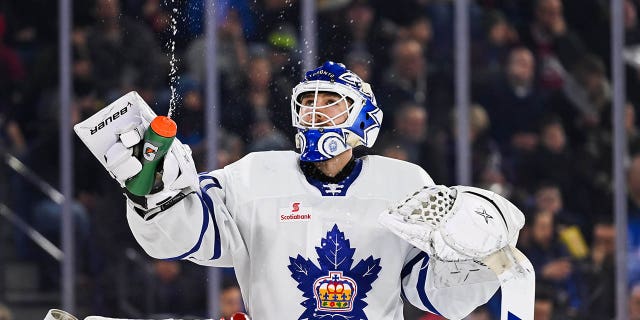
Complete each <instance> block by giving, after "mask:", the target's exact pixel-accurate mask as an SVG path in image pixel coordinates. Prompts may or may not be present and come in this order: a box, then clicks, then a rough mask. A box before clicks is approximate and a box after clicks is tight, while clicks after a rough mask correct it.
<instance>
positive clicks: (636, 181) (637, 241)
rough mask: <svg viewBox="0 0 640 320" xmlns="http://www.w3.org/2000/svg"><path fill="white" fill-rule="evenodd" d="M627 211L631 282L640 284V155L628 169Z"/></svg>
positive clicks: (634, 157) (632, 161) (636, 156)
mask: <svg viewBox="0 0 640 320" xmlns="http://www.w3.org/2000/svg"><path fill="white" fill-rule="evenodd" d="M627 190H628V195H627V197H628V198H627V210H628V212H629V216H628V219H629V221H628V224H629V230H628V232H629V235H628V237H629V244H628V245H629V256H628V257H629V258H628V263H629V281H630V282H631V283H634V282H640V154H635V155H633V157H632V158H631V162H630V164H629V168H628V169H627Z"/></svg>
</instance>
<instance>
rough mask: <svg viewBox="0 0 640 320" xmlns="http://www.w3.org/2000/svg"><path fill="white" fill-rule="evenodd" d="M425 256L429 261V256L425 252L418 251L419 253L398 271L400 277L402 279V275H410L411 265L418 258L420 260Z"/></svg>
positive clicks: (414, 263)
mask: <svg viewBox="0 0 640 320" xmlns="http://www.w3.org/2000/svg"><path fill="white" fill-rule="evenodd" d="M425 257H426V258H427V261H429V256H427V253H426V252H424V251H420V253H418V254H417V255H416V256H415V257H413V259H411V260H410V261H409V262H407V264H405V265H404V267H402V272H400V279H404V277H406V276H408V275H410V274H411V270H413V266H415V265H416V263H418V262H420V260H422V259H423V258H425Z"/></svg>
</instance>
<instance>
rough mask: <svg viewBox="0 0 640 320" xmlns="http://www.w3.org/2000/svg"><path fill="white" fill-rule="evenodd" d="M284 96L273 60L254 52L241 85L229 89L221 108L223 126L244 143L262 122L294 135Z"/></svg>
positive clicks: (248, 141)
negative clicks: (279, 87) (225, 104)
mask: <svg viewBox="0 0 640 320" xmlns="http://www.w3.org/2000/svg"><path fill="white" fill-rule="evenodd" d="M282 97H283V94H282V92H280V90H278V88H277V84H276V83H275V82H274V78H273V65H272V63H271V60H270V59H269V58H268V57H267V56H265V55H256V56H253V57H252V58H251V59H250V61H249V65H248V70H247V72H246V73H245V75H244V79H243V82H242V85H241V86H239V87H236V88H234V90H233V91H230V92H228V97H227V99H226V101H227V103H228V105H227V107H226V108H224V109H223V110H222V112H221V113H222V114H221V117H222V123H223V126H224V127H225V128H227V129H228V130H229V131H231V132H233V133H234V134H237V135H239V136H241V137H242V139H243V141H244V142H245V143H250V142H252V140H253V138H254V133H253V131H254V130H255V126H256V125H257V124H258V123H259V122H260V123H261V124H265V123H266V124H267V129H269V130H277V131H280V132H282V133H281V134H285V135H286V136H287V137H288V138H287V139H291V138H292V137H293V135H294V130H293V128H292V126H291V120H290V119H291V116H290V114H289V113H290V107H289V103H288V101H286V100H284V99H282ZM263 127H264V126H263ZM262 131H264V130H262Z"/></svg>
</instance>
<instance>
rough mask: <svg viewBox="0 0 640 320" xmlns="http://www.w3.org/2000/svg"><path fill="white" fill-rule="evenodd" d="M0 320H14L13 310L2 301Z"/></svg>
mask: <svg viewBox="0 0 640 320" xmlns="http://www.w3.org/2000/svg"><path fill="white" fill-rule="evenodd" d="M0 320H13V316H12V314H11V310H9V308H8V307H7V306H5V305H4V304H1V303H0Z"/></svg>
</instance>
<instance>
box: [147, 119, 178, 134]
mask: <svg viewBox="0 0 640 320" xmlns="http://www.w3.org/2000/svg"><path fill="white" fill-rule="evenodd" d="M151 129H152V130H153V131H154V132H155V133H157V134H158V135H159V136H162V137H165V138H173V137H175V136H176V133H177V132H178V126H177V125H176V123H175V121H173V120H171V118H169V117H166V116H157V117H155V119H153V121H151Z"/></svg>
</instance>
